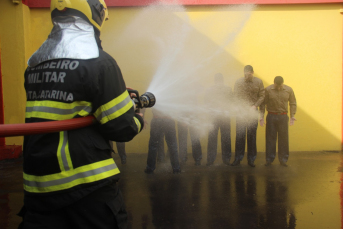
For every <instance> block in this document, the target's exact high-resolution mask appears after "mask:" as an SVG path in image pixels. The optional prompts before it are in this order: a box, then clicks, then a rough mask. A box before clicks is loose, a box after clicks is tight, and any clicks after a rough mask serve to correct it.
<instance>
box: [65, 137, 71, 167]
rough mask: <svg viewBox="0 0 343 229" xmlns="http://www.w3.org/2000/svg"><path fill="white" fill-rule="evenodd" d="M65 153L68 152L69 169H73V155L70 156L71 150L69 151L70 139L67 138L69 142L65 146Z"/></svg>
mask: <svg viewBox="0 0 343 229" xmlns="http://www.w3.org/2000/svg"><path fill="white" fill-rule="evenodd" d="M65 154H66V158H67V163H68V166H69V169H73V163H72V162H71V157H70V152H69V141H68V139H67V144H66V146H65Z"/></svg>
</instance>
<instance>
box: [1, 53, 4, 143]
mask: <svg viewBox="0 0 343 229" xmlns="http://www.w3.org/2000/svg"><path fill="white" fill-rule="evenodd" d="M2 95H3V94H2V73H1V49H0V124H4V101H3V96H2ZM4 145H5V138H0V146H4Z"/></svg>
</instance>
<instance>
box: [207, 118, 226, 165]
mask: <svg viewBox="0 0 343 229" xmlns="http://www.w3.org/2000/svg"><path fill="white" fill-rule="evenodd" d="M219 131H220V135H221V146H222V160H223V162H227V163H229V162H230V159H231V119H229V118H217V119H216V120H215V121H214V123H213V129H212V130H211V131H210V132H209V134H208V144H207V162H208V163H213V162H214V161H215V160H216V156H217V142H218V132H219Z"/></svg>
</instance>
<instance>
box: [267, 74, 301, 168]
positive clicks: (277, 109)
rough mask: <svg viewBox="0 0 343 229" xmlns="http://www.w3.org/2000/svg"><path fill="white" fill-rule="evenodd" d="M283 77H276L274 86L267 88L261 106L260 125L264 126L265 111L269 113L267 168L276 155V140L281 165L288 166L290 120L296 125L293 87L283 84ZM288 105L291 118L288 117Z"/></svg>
mask: <svg viewBox="0 0 343 229" xmlns="http://www.w3.org/2000/svg"><path fill="white" fill-rule="evenodd" d="M283 82H284V80H283V78H282V77H281V76H276V77H275V79H274V84H272V85H270V86H268V87H266V89H265V94H266V95H265V100H264V102H263V104H262V106H261V108H262V109H261V110H262V112H263V116H262V118H261V119H260V125H261V126H263V125H264V111H265V108H266V109H267V111H268V115H267V124H266V166H269V165H271V163H272V162H273V161H274V159H275V155H276V140H278V156H279V161H280V164H281V165H283V166H287V164H286V163H287V160H288V157H289V141H288V120H290V121H289V125H290V126H292V125H294V121H296V119H295V117H294V116H295V113H296V110H297V101H296V99H295V95H294V91H293V89H292V88H291V87H289V86H287V85H285V84H283ZM288 104H289V107H290V116H291V118H290V119H289V117H288Z"/></svg>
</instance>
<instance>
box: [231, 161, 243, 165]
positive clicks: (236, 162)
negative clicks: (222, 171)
mask: <svg viewBox="0 0 343 229" xmlns="http://www.w3.org/2000/svg"><path fill="white" fill-rule="evenodd" d="M240 163H241V161H240V160H235V161H234V162H233V163H232V164H231V166H236V165H239V164H240Z"/></svg>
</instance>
